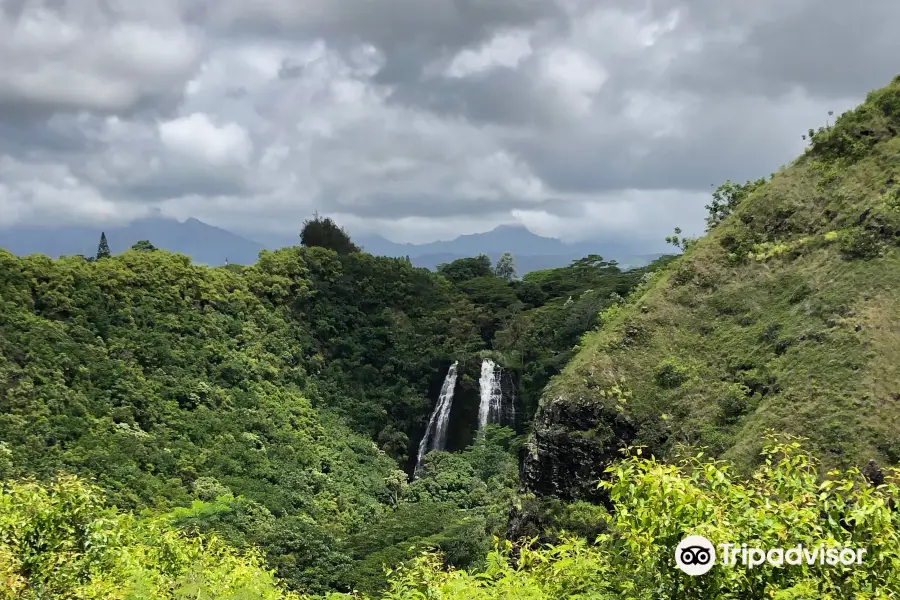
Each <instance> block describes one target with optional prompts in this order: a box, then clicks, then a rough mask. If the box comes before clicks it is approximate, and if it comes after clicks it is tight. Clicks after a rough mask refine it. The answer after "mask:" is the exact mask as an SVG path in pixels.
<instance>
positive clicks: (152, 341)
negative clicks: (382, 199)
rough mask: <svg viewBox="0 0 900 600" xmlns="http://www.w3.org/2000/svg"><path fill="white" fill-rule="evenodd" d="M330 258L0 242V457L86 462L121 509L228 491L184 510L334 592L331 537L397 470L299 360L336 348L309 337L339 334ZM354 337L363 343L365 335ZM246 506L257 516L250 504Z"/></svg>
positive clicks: (349, 525) (293, 577)
mask: <svg viewBox="0 0 900 600" xmlns="http://www.w3.org/2000/svg"><path fill="white" fill-rule="evenodd" d="M356 256H361V255H358V254H357V255H356ZM370 259H371V257H370ZM390 264H392V263H389V265H390ZM324 265H333V266H334V270H332V271H331V273H332V280H334V278H335V276H337V275H338V274H339V273H340V269H341V263H340V262H339V261H338V259H337V257H336V255H335V254H334V253H331V252H329V251H327V250H324V249H320V248H313V249H301V248H293V249H286V250H282V251H279V252H272V253H263V254H262V255H261V257H260V262H259V263H258V264H257V265H254V266H252V267H246V268H245V269H244V270H243V272H242V273H233V272H230V271H228V270H226V269H207V268H204V267H197V266H192V265H190V263H189V261H188V260H187V258H186V257H183V256H180V255H174V254H170V253H168V252H165V251H162V250H159V251H156V252H133V251H130V252H125V253H123V254H122V255H119V256H116V257H110V258H108V259H104V260H101V261H97V262H94V263H89V262H86V261H84V260H81V259H78V258H74V257H73V258H63V259H59V260H56V261H51V260H50V259H47V258H46V257H40V256H30V257H26V258H18V259H17V258H14V257H12V256H11V255H9V254H8V253H5V252H0V282H2V284H0V306H2V307H3V308H2V313H0V314H2V318H0V359H2V360H0V381H3V382H4V387H3V392H2V395H0V439H2V440H3V441H4V442H5V446H4V449H5V451H6V452H8V453H9V454H10V457H11V458H10V460H9V464H8V465H7V464H0V467H2V468H3V469H4V471H5V474H6V475H8V476H10V475H11V476H30V475H34V476H37V477H41V478H45V477H49V476H52V475H53V474H55V473H56V472H58V471H67V472H71V473H78V474H82V475H85V476H92V477H94V478H95V479H96V481H97V483H98V484H99V485H100V486H101V488H102V489H103V491H104V493H105V494H106V495H107V497H108V498H109V499H110V500H111V502H112V503H114V504H116V505H117V506H120V507H122V508H126V509H142V508H145V507H150V508H154V509H163V510H168V509H172V508H174V507H176V506H184V505H190V504H191V502H192V501H193V500H194V499H202V500H204V501H208V502H209V501H212V500H213V499H214V498H217V497H220V496H226V495H228V494H232V495H233V496H234V497H235V498H238V500H239V502H238V503H237V504H235V505H230V506H231V508H230V509H229V511H224V512H215V511H214V512H213V513H211V514H210V515H207V516H206V517H203V518H200V517H199V516H198V519H197V520H196V522H193V524H194V525H196V526H198V527H202V528H204V529H209V530H216V531H219V532H220V534H221V535H222V536H223V537H225V538H226V539H228V540H229V541H232V542H234V543H237V544H245V543H246V544H252V545H258V546H259V547H260V548H261V549H262V550H263V552H264V553H265V554H266V555H267V556H268V558H269V559H270V561H271V564H272V565H273V566H274V567H275V568H277V570H278V572H279V574H280V575H281V576H282V577H284V578H286V579H287V580H288V581H289V583H290V585H291V586H293V587H296V588H300V589H305V590H312V591H326V590H327V589H329V588H331V587H338V588H340V586H341V585H342V581H343V576H344V575H343V574H344V573H345V572H346V570H347V567H348V561H349V558H348V556H347V554H346V552H344V550H343V549H342V547H341V542H340V540H341V539H343V538H344V537H346V536H347V535H349V534H351V533H354V532H356V531H357V530H358V529H359V528H362V527H365V525H366V524H367V523H368V522H369V521H370V520H371V519H372V518H374V517H375V516H376V515H378V514H379V513H380V512H381V511H383V510H386V509H387V508H388V507H389V506H391V505H392V504H393V503H395V501H396V496H397V491H396V481H397V478H398V475H397V474H398V473H399V477H400V478H403V477H404V475H403V474H402V473H400V472H399V471H398V469H397V465H396V463H394V462H393V461H392V460H391V459H390V458H389V457H388V456H386V455H384V454H383V453H382V452H380V451H378V450H377V449H376V447H375V446H374V444H373V443H372V441H371V438H370V439H367V438H366V437H364V436H361V435H359V434H355V433H353V432H352V431H351V430H349V429H348V428H347V427H346V426H345V425H343V424H342V423H340V422H339V419H337V418H336V417H335V416H334V415H333V414H331V413H329V412H325V411H323V410H322V409H321V408H318V409H317V408H314V406H313V402H317V403H318V404H319V405H320V406H321V405H322V404H326V403H327V401H331V400H333V399H335V398H344V397H350V395H351V393H352V390H353V387H352V382H351V381H348V380H347V379H346V378H341V379H339V378H338V377H337V376H334V375H333V374H331V373H324V374H322V373H319V374H318V375H316V374H315V373H313V371H314V370H316V369H319V370H324V369H322V368H321V367H319V366H317V365H316V363H315V361H314V360H309V359H307V357H313V358H314V357H315V355H316V354H317V353H322V352H325V353H327V354H329V355H331V349H330V348H329V347H323V346H321V345H319V343H317V339H316V337H317V336H318V335H321V336H322V339H324V340H328V341H330V342H331V343H335V342H337V343H340V344H342V346H341V347H343V345H344V344H345V342H343V341H342V340H341V337H340V336H342V335H347V333H346V332H347V331H348V330H347V329H341V326H342V325H343V324H342V323H341V322H339V321H338V322H336V323H335V326H334V327H335V328H334V329H328V327H327V326H325V325H324V324H322V319H325V318H328V315H329V313H327V312H324V310H325V309H328V310H332V309H333V307H332V306H328V307H325V306H322V305H321V304H318V303H317V300H316V298H315V296H314V292H315V291H316V289H315V287H316V286H317V285H321V284H319V281H321V279H324V272H323V268H324ZM410 269H411V267H410ZM395 281H396V279H395ZM384 285H385V287H388V286H390V285H391V283H390V282H384ZM323 287H324V286H323ZM347 293H348V294H349V295H352V294H353V290H348V291H347ZM375 293H379V292H375ZM407 293H408V292H407ZM423 295H424V296H425V297H427V295H425V294H423ZM322 296H326V297H325V298H323V301H324V302H327V301H329V300H330V298H328V297H327V294H322ZM288 299H289V300H288ZM356 301H357V302H365V301H366V299H365V297H364V298H363V299H361V300H360V299H357V300H356ZM384 301H385V302H389V301H390V300H389V298H388V299H385V300H384ZM275 302H279V303H290V304H291V305H292V307H293V309H294V311H295V312H294V311H291V310H288V309H287V307H285V306H283V305H282V306H279V307H278V308H276V305H275ZM345 310H348V309H347V308H346V307H345ZM307 315H316V316H315V318H312V319H311V318H309V317H308V316H307ZM304 321H307V322H309V321H312V322H313V323H316V324H317V325H320V326H321V327H322V330H321V333H319V331H320V330H317V329H315V328H310V327H309V326H308V325H306V326H304V325H303V323H304ZM352 326H353V321H350V323H349V324H348V325H347V327H348V329H349V328H350V327H352ZM413 327H415V322H414V323H413V324H411V325H410V326H409V328H410V329H412V328H413ZM329 331H330V332H331V337H330V338H328V337H327V332H329ZM367 334H368V336H367ZM358 335H359V336H360V338H359V339H360V346H362V340H363V339H365V340H368V341H369V343H370V344H372V343H373V338H375V336H372V335H371V330H366V329H363V331H362V332H361V333H359V334H358ZM395 339H397V340H398V343H397V347H398V349H400V348H403V347H404V346H403V345H402V341H403V340H404V337H403V334H402V333H400V334H397V337H396V338H395ZM428 342H429V340H428V338H424V339H423V341H422V345H423V346H425V345H427V344H428ZM412 351H414V352H418V353H421V354H422V355H424V356H425V357H426V358H425V360H427V353H426V352H422V351H420V350H419V349H417V348H414V349H413V350H412ZM378 358H379V362H381V360H380V359H382V358H383V355H379V356H378ZM371 360H373V361H374V360H375V359H374V357H373V358H372V359H371ZM420 368H422V369H423V370H425V369H427V368H429V365H427V363H426V364H423V365H422V366H421V367H420ZM359 370H360V369H357V371H359ZM349 371H351V369H349V368H348V369H347V372H349ZM363 374H364V375H365V374H366V372H365V371H364V370H363ZM404 375H405V373H403V372H402V371H401V372H400V375H398V376H397V377H404ZM404 379H405V377H404ZM394 381H396V380H394ZM404 383H405V382H404ZM407 385H408V384H407ZM388 389H389V390H391V391H393V392H395V396H396V397H400V398H401V399H406V398H411V397H412V396H413V392H410V391H405V390H404V388H402V387H400V386H399V385H394V386H392V387H390V388H388ZM382 393H383V394H384V397H387V396H388V393H386V392H385V391H383V390H382ZM345 394H346V396H345ZM393 398H394V396H392V399H393ZM417 402H418V403H420V404H418V405H417V407H418V406H422V405H423V404H424V402H425V401H424V399H417ZM335 404H338V403H337V402H335ZM349 405H350V402H349V401H347V404H346V405H344V406H349ZM370 407H371V405H369V406H365V405H363V406H361V407H360V410H371V408H370ZM419 412H423V411H422V409H419ZM426 417H427V415H424V416H420V417H419V418H426ZM406 418H407V419H409V422H413V421H414V420H415V419H416V414H415V413H413V411H408V412H407V416H406ZM248 511H249V512H248ZM258 514H268V515H269V516H268V517H266V518H265V519H263V518H258V517H257V516H253V517H252V518H251V516H248V515H258ZM299 515H303V516H302V517H300V516H299ZM207 517H208V518H207ZM298 540H302V543H301V542H300V541H298Z"/></svg>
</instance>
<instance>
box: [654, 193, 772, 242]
mask: <svg viewBox="0 0 900 600" xmlns="http://www.w3.org/2000/svg"><path fill="white" fill-rule="evenodd" d="M765 182H766V180H765V178H760V179H757V180H756V181H748V182H747V183H745V184H740V183H735V182H733V181H731V180H730V179H729V180H727V181H726V182H725V183H723V184H722V185H720V186H719V187H718V188H716V191H715V192H713V195H712V197H713V199H712V201H711V202H710V203H709V204H707V205H706V210H707V212H708V213H709V214H707V216H706V230H707V231H709V230H710V229H712V228H713V227H715V226H716V225H718V224H719V223H721V222H722V221H724V220H725V219H727V218H728V217H729V216H731V213H733V212H734V210H735V209H736V208H737V207H738V205H739V204H740V203H741V201H743V200H744V198H746V197H747V196H749V195H750V194H752V193H753V192H754V191H755V190H756V189H757V188H759V187H760V186H761V185H763V184H764V183H765ZM678 233H680V232H676V235H677V234H678ZM667 241H668V240H667Z"/></svg>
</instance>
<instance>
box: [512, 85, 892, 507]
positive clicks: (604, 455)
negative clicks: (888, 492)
mask: <svg viewBox="0 0 900 600" xmlns="http://www.w3.org/2000/svg"><path fill="white" fill-rule="evenodd" d="M898 132H900V78H897V79H895V80H894V81H893V82H892V83H891V84H890V85H889V86H887V87H886V88H884V89H881V90H878V91H876V92H873V93H871V94H870V95H869V97H868V98H867V100H866V102H865V103H864V104H863V105H861V106H860V107H859V108H857V109H856V110H855V111H851V112H849V113H846V114H844V115H842V116H841V117H840V118H839V119H838V120H837V121H836V123H835V124H834V125H833V126H831V127H828V128H820V129H819V131H815V132H814V131H811V132H810V134H811V135H810V146H809V148H808V149H807V151H806V153H805V154H804V155H803V156H802V157H800V158H799V159H798V160H796V161H795V162H794V163H793V164H792V165H791V166H790V167H788V168H786V169H783V170H782V171H781V172H779V173H777V174H774V175H773V176H772V178H771V179H770V180H769V181H766V182H764V183H763V184H762V185H760V186H758V187H755V189H753V190H752V191H751V192H750V193H749V195H748V196H747V197H746V198H745V199H743V201H741V202H740V203H739V204H738V206H737V208H736V209H735V210H734V213H733V214H732V215H731V216H729V217H728V218H726V219H725V220H724V222H722V223H720V224H719V225H717V226H715V227H714V228H713V229H712V230H711V231H710V233H709V234H708V235H706V236H705V237H703V238H702V239H700V240H699V241H697V242H696V243H695V244H693V245H692V246H691V247H690V248H689V249H688V251H687V252H686V253H685V255H684V256H682V257H681V258H680V259H678V260H677V261H675V263H673V264H672V265H670V266H669V268H667V269H666V270H665V271H663V272H662V273H660V274H659V275H658V276H657V277H655V278H654V279H653V280H652V281H650V282H648V283H647V284H645V285H644V286H642V288H641V289H640V290H639V291H638V292H636V293H635V294H633V295H632V297H631V298H630V299H629V301H628V302H627V303H626V304H625V305H622V306H619V307H616V308H614V309H611V310H607V311H605V312H604V313H603V314H602V315H601V320H602V322H603V325H602V327H601V329H600V330H599V331H597V332H594V333H591V334H589V335H588V336H586V337H585V338H584V340H583V342H582V348H581V351H580V352H579V353H578V355H577V356H576V357H575V359H574V360H573V361H572V362H571V363H570V364H569V365H568V366H567V368H566V369H565V371H564V373H563V374H562V375H560V376H559V377H557V378H556V379H555V380H553V381H552V382H551V384H550V385H549V386H548V388H547V390H546V392H545V394H544V396H543V398H542V403H541V409H540V414H539V416H538V418H537V419H536V426H535V429H534V432H533V435H532V439H531V442H530V444H529V451H528V453H527V456H526V460H525V464H524V480H525V484H526V487H527V488H529V489H530V490H532V491H535V492H537V493H539V494H546V495H554V496H559V497H563V498H571V497H587V498H591V497H596V496H597V493H596V485H595V482H596V480H597V479H598V478H600V477H601V475H602V473H603V469H604V467H605V466H606V465H607V464H608V463H609V461H610V460H612V459H614V458H617V457H618V452H617V450H618V449H619V448H620V447H621V446H622V445H624V444H642V445H646V446H649V449H650V450H652V451H653V452H655V453H658V454H660V455H662V456H666V457H671V456H673V455H674V454H676V453H677V452H678V448H679V445H681V444H684V445H687V446H706V447H708V448H709V449H710V451H711V452H712V453H714V454H716V455H719V456H723V457H725V458H727V459H731V460H734V461H735V462H736V463H737V464H738V465H739V466H740V467H742V468H746V467H749V466H750V465H751V464H752V463H753V462H754V461H755V460H756V459H757V457H758V451H759V449H760V447H761V445H762V443H763V435H764V432H765V431H766V430H768V429H774V430H776V431H782V432H789V433H792V434H797V435H801V436H805V437H808V438H810V440H811V441H810V443H809V444H808V446H809V447H810V448H812V449H813V450H814V452H815V453H817V454H819V455H820V456H821V457H822V459H823V460H824V462H825V464H826V465H828V464H843V465H847V464H853V465H861V464H863V463H865V462H866V461H867V460H869V459H875V460H876V461H890V462H898V461H900V436H898V433H897V432H898V431H900V302H898V300H897V299H898V294H900V249H898V233H900V137H898ZM752 187H753V186H751V188H752ZM751 188H748V189H751Z"/></svg>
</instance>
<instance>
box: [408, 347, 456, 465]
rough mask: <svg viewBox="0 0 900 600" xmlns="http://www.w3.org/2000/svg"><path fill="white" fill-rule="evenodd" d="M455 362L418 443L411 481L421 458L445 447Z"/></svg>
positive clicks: (454, 384)
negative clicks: (430, 451) (429, 452)
mask: <svg viewBox="0 0 900 600" xmlns="http://www.w3.org/2000/svg"><path fill="white" fill-rule="evenodd" d="M457 364H458V361H457V362H454V363H453V364H452V365H450V370H448V371H447V376H446V377H445V378H444V384H443V385H442V386H441V395H440V397H438V401H437V405H436V406H435V407H434V412H432V413H431V418H430V419H428V427H426V428H425V435H423V436H422V441H421V442H419V453H418V455H417V456H416V468H415V470H414V471H413V479H415V478H416V477H417V476H418V473H419V467H420V466H421V464H422V457H424V456H425V454H426V453H427V452H428V451H429V450H443V449H444V447H445V446H446V445H447V426H448V425H449V423H450V407H451V406H452V405H453V391H454V389H456V366H457Z"/></svg>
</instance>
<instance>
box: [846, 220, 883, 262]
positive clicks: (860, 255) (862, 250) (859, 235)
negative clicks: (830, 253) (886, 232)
mask: <svg viewBox="0 0 900 600" xmlns="http://www.w3.org/2000/svg"><path fill="white" fill-rule="evenodd" d="M840 251H841V254H843V255H844V258H847V259H861V260H870V259H873V258H878V256H880V255H881V252H882V244H881V240H879V239H878V236H877V235H876V234H875V232H873V231H869V230H868V229H861V228H854V229H850V230H849V231H847V232H845V233H844V235H843V236H842V237H841V242H840Z"/></svg>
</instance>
